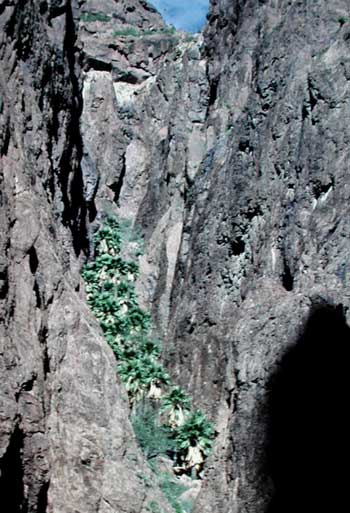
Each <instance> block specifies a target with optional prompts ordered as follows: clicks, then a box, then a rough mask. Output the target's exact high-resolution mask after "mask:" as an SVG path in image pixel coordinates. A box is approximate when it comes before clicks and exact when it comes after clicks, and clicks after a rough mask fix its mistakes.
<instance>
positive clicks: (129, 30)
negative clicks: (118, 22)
mask: <svg viewBox="0 0 350 513" xmlns="http://www.w3.org/2000/svg"><path fill="white" fill-rule="evenodd" d="M175 33H176V29H175V27H166V28H164V29H161V30H148V29H137V28H135V27H126V28H121V29H118V30H115V31H114V32H113V36H114V37H144V36H155V35H161V34H164V35H172V34H175Z"/></svg>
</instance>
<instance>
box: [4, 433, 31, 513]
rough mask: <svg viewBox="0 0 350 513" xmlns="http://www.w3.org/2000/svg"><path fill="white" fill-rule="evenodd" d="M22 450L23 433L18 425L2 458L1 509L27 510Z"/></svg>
mask: <svg viewBox="0 0 350 513" xmlns="http://www.w3.org/2000/svg"><path fill="white" fill-rule="evenodd" d="M22 450H23V433H22V431H21V430H20V429H19V428H18V427H17V428H16V429H15V431H14V433H13V434H12V437H11V440H10V444H9V446H8V448H7V451H6V453H5V455H4V456H3V458H2V459H1V460H0V473H1V474H0V497H1V511H4V512H5V511H6V512H8V513H26V512H27V507H26V504H25V500H24V484H23V462H22Z"/></svg>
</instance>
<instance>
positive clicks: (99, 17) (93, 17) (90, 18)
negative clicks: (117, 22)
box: [81, 12, 111, 23]
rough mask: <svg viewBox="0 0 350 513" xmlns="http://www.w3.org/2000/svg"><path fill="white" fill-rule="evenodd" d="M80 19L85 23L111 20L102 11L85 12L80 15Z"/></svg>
mask: <svg viewBox="0 0 350 513" xmlns="http://www.w3.org/2000/svg"><path fill="white" fill-rule="evenodd" d="M81 20H82V21H85V23H92V22H94V21H101V22H104V23H106V22H107V21H111V17H110V16H108V14H104V13H103V12H85V13H83V14H82V15H81Z"/></svg>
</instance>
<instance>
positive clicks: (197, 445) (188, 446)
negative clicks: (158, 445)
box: [175, 410, 215, 473]
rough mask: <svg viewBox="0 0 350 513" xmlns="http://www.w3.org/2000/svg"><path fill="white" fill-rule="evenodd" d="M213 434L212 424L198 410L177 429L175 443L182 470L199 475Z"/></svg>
mask: <svg viewBox="0 0 350 513" xmlns="http://www.w3.org/2000/svg"><path fill="white" fill-rule="evenodd" d="M214 434H215V433H214V427H213V424H212V423H211V422H210V421H209V420H208V419H207V417H206V416H205V415H204V413H203V412H201V411H200V410H196V411H194V412H193V413H192V414H191V415H189V417H188V418H187V419H186V421H185V422H184V424H183V425H182V426H180V427H178V428H177V430H176V433H175V441H176V444H177V447H178V451H179V455H180V459H181V462H182V468H183V469H184V470H186V471H188V470H191V471H195V472H197V473H199V471H200V469H201V467H202V465H203V463H204V460H205V457H206V456H208V454H209V453H210V451H211V449H212V446H213V439H214Z"/></svg>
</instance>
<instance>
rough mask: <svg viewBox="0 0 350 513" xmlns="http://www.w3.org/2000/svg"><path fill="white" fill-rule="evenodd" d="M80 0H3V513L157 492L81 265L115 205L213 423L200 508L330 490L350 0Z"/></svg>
mask: <svg viewBox="0 0 350 513" xmlns="http://www.w3.org/2000/svg"><path fill="white" fill-rule="evenodd" d="M79 3H80V13H78V10H77V5H76V3H75V2H69V1H67V2H51V3H49V2H39V3H35V2H30V1H18V2H13V1H3V2H1V3H0V26H1V38H2V39H1V45H0V48H1V54H0V57H1V73H0V84H1V90H0V91H1V93H0V127H1V130H0V144H1V168H0V183H1V195H0V202H1V211H0V216H1V233H0V244H1V254H0V258H1V260H0V302H1V306H0V308H1V324H0V329H1V344H2V348H1V351H0V354H1V360H0V361H1V366H2V367H1V376H2V379H3V387H2V390H1V403H0V404H1V407H0V419H1V424H0V470H1V477H0V486H1V491H2V496H4V497H5V499H4V501H5V504H6V505H7V510H8V511H11V513H12V512H24V511H29V512H31V511H33V512H34V511H35V512H39V513H41V512H46V511H47V512H62V513H69V512H76V511H81V512H84V513H90V512H91V513H93V512H100V513H102V512H109V511H110V512H112V511H118V512H119V511H125V512H130V513H131V512H138V511H146V510H147V508H148V507H149V503H150V499H152V497H156V500H157V501H159V503H160V504H162V508H163V509H165V510H166V506H164V504H163V502H162V498H161V496H160V495H159V492H157V490H153V489H149V488H147V487H146V486H145V479H144V476H148V474H149V470H148V469H147V467H146V466H145V465H144V463H143V462H142V458H141V456H140V453H139V451H138V449H137V447H136V445H135V442H134V437H133V434H132V431H131V428H130V425H129V421H128V413H129V411H128V405H127V400H126V396H125V393H124V391H123V389H122V388H121V387H120V385H119V384H118V383H117V381H116V377H115V371H114V367H115V362H114V360H113V356H112V354H111V352H110V350H109V349H108V348H107V346H106V344H105V342H104V341H103V339H102V338H101V335H100V331H99V329H98V327H97V323H96V321H95V320H94V319H93V318H92V317H91V314H90V313H89V311H88V309H87V307H86V305H85V302H84V292H83V290H82V287H81V281H80V278H79V271H80V267H81V264H82V262H83V261H85V260H86V258H87V257H88V254H89V248H90V246H91V232H92V230H93V229H94V226H95V225H96V224H97V223H98V222H99V219H100V217H101V216H102V215H103V213H106V212H107V213H109V212H114V213H117V214H118V215H120V216H121V217H124V218H128V219H130V221H131V225H132V226H133V227H134V229H137V230H139V231H140V233H141V234H142V236H143V238H144V254H143V256H142V257H141V258H140V266H141V276H140V280H139V283H138V285H137V286H138V294H139V297H140V300H141V302H142V304H143V305H144V306H145V307H147V308H148V309H150V310H151V311H152V313H153V317H154V320H155V323H156V326H157V334H158V335H160V336H161V337H162V339H163V345H164V360H165V363H166V364H167V366H168V368H169V370H170V372H171V374H172V376H173V377H174V379H175V381H177V382H178V383H179V384H181V385H182V386H184V387H185V388H186V389H187V390H188V391H189V392H190V393H191V395H192V396H193V397H194V399H195V404H196V405H198V406H200V407H201V408H203V409H204V410H205V411H206V413H207V414H208V415H209V416H210V417H211V418H212V419H213V420H214V421H215V425H216V430H217V438H216V444H215V448H214V451H213V454H212V455H211V456H210V458H209V460H208V462H207V465H206V469H205V473H204V479H203V486H202V491H201V494H200V497H199V499H198V501H197V505H196V506H195V509H194V512H195V513H197V512H198V513H199V512H200V511H202V512H203V513H209V512H210V513H263V512H266V513H280V512H281V511H283V512H285V513H289V512H292V511H293V512H294V511H296V510H298V511H301V512H303V513H304V511H305V513H306V511H307V512H308V513H310V511H316V510H317V512H318V513H319V512H320V511H326V509H327V511H329V510H330V509H335V508H336V507H338V506H339V508H340V506H341V504H342V502H344V500H345V499H346V497H345V491H346V485H345V482H344V479H345V478H344V475H343V474H342V473H341V472H340V470H339V469H340V468H341V463H344V462H346V461H347V460H348V455H349V454H348V452H349V450H348V445H349V444H348V442H347V433H348V432H349V427H350V426H349V425H348V422H347V421H346V418H345V415H344V414H343V413H342V412H343V411H344V410H345V408H344V404H346V401H347V395H348V394H347V391H348V384H347V380H346V376H347V362H348V360H349V349H348V340H349V334H348V330H349V329H348V327H347V324H346V320H348V321H349V314H348V308H349V304H350V301H349V278H350V275H349V257H348V254H349V251H348V247H349V243H348V240H349V235H350V234H349V226H350V224H349V207H348V201H349V193H350V191H349V179H348V176H349V165H350V157H349V152H348V147H349V129H348V121H349V119H350V103H349V97H350V94H349V93H350V86H349V79H350V60H349V44H350V43H349V42H350V23H349V12H348V10H349V9H348V2H347V1H346V0H334V1H333V2H327V1H326V0H315V1H312V2H310V1H306V0H305V1H301V0H289V1H287V0H286V1H284V0H265V1H263V0H230V1H229V0H212V2H211V8H210V13H209V17H208V23H207V25H206V27H205V29H204V32H203V34H201V35H193V36H189V35H186V34H183V33H180V32H174V31H172V30H169V28H168V27H166V25H165V24H164V22H163V20H162V19H161V17H160V16H159V15H158V13H157V12H156V11H155V10H154V9H153V8H151V7H150V6H149V5H148V4H147V3H146V2H144V1H137V0H125V1H120V2H114V1H112V0H108V1H106V2H104V3H103V4H102V3H101V2H98V1H94V0H87V1H86V2H79ZM142 476H143V477H142ZM13 483H14V486H15V490H16V493H14V494H13V493H7V492H6V491H9V490H10V484H12V485H13ZM3 490H4V492H3ZM152 500H153V499H152Z"/></svg>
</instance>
